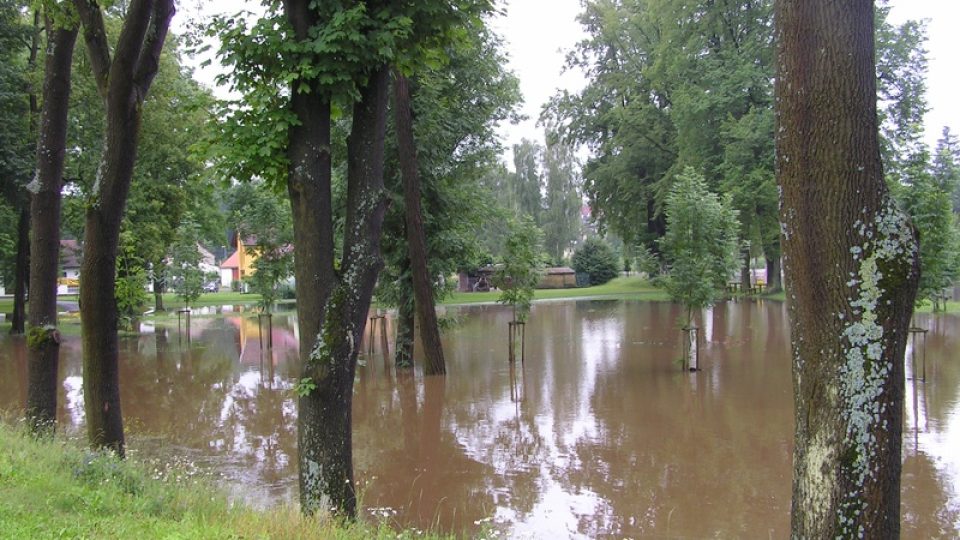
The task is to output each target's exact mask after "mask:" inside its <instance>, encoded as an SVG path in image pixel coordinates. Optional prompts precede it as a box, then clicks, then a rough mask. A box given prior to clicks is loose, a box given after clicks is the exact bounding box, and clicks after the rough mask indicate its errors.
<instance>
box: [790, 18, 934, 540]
mask: <svg viewBox="0 0 960 540" xmlns="http://www.w3.org/2000/svg"><path fill="white" fill-rule="evenodd" d="M775 10H776V13H775V22H776V25H777V35H778V40H777V57H778V67H777V82H776V113H777V129H776V133H777V137H776V147H777V162H776V165H777V179H778V182H779V184H780V187H781V190H782V205H781V214H780V215H781V221H782V229H783V247H784V261H785V276H786V286H787V290H788V296H789V298H790V299H791V300H790V302H789V312H790V322H791V336H792V337H791V340H792V349H793V380H794V408H795V419H796V427H795V430H796V431H795V447H794V478H793V506H792V530H793V536H794V537H796V538H828V537H829V538H835V537H844V538H849V537H865V538H894V537H896V536H897V535H898V534H899V531H900V521H899V516H900V443H901V429H902V421H903V419H902V411H903V378H904V374H903V354H904V350H905V346H906V339H907V329H908V326H909V322H910V317H911V314H912V310H913V301H914V297H915V295H916V292H917V282H918V279H919V274H918V270H917V269H918V263H919V260H918V253H917V251H918V247H917V242H916V238H915V234H914V231H913V228H912V226H911V225H910V223H909V221H908V220H907V218H906V217H905V216H904V214H903V213H902V212H900V211H899V210H898V208H897V206H896V204H895V202H894V201H893V200H892V197H891V195H890V193H889V191H888V189H887V187H886V184H885V182H884V177H883V169H882V165H881V162H880V147H879V143H878V135H877V131H878V129H877V108H876V104H877V94H876V85H877V82H876V81H877V79H876V74H875V59H874V45H873V44H874V24H873V20H874V19H873V3H872V2H871V1H870V0H852V1H848V2H836V1H833V0H783V1H780V2H777V3H776V6H775Z"/></svg>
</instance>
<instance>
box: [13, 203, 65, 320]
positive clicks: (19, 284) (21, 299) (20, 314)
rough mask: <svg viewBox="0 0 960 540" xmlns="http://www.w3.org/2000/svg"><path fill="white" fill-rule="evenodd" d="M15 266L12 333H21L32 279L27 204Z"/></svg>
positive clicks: (20, 224) (22, 212) (22, 211)
mask: <svg viewBox="0 0 960 540" xmlns="http://www.w3.org/2000/svg"><path fill="white" fill-rule="evenodd" d="M58 244H59V241H58ZM14 266H15V267H14V272H13V276H14V277H13V281H14V285H13V317H12V320H11V321H10V333H11V334H15V335H19V334H23V332H24V323H25V321H26V318H27V317H26V313H27V283H28V282H29V280H30V209H29V207H28V206H26V205H24V206H23V207H21V208H20V218H19V220H18V221H17V259H16V262H15V265H14Z"/></svg>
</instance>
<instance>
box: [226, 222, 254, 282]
mask: <svg viewBox="0 0 960 540" xmlns="http://www.w3.org/2000/svg"><path fill="white" fill-rule="evenodd" d="M254 245H255V244H254V239H253V238H246V239H244V238H241V237H240V235H237V250H236V251H234V252H233V254H232V255H230V256H229V257H227V258H226V260H224V261H223V263H221V264H220V275H221V284H222V285H223V286H224V287H229V286H230V285H231V283H233V282H234V281H243V280H244V279H245V278H247V277H249V276H251V275H253V273H254V269H253V263H254V262H255V261H256V260H257V254H256V252H254V251H248V250H250V248H252V247H253V246H254Z"/></svg>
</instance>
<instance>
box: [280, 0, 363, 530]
mask: <svg viewBox="0 0 960 540" xmlns="http://www.w3.org/2000/svg"><path fill="white" fill-rule="evenodd" d="M284 11H285V13H286V17H287V20H288V21H289V22H290V24H291V26H292V27H293V29H294V32H295V33H296V36H297V39H299V40H306V39H309V33H310V28H312V27H313V26H314V25H315V24H316V22H317V21H316V15H315V14H314V13H313V11H312V10H310V9H309V1H307V0H285V1H284ZM299 84H300V81H297V82H296V83H294V89H293V90H292V98H291V107H292V109H293V112H294V114H296V116H297V118H298V119H299V120H300V125H298V126H291V127H290V129H289V132H288V137H289V147H288V150H287V156H288V158H289V160H290V169H289V170H288V176H287V191H288V193H289V196H290V206H291V210H292V214H293V234H294V249H295V255H296V256H295V258H294V261H295V262H294V264H295V267H294V274H295V276H296V282H297V320H298V325H299V330H300V362H301V368H300V377H301V384H303V385H304V386H302V387H301V389H300V392H299V393H300V399H299V403H298V410H299V413H298V418H297V425H298V428H297V439H298V448H299V458H298V459H299V483H300V508H301V510H302V511H303V512H304V513H305V514H312V513H314V512H316V511H318V510H320V511H329V510H331V509H333V511H334V512H335V513H345V514H347V515H353V513H354V512H355V507H356V495H355V493H354V490H353V481H352V480H353V462H352V461H353V455H352V448H351V446H350V444H351V420H350V402H351V396H352V383H353V375H352V370H351V369H350V366H349V365H348V364H349V363H348V364H337V363H336V360H335V359H336V358H337V357H335V356H333V348H332V347H330V348H328V345H332V344H333V341H334V339H337V338H338V339H340V340H343V339H344V336H343V334H342V329H341V328H339V327H335V328H334V327H333V325H328V326H330V332H331V333H332V334H331V338H330V339H329V340H328V339H327V338H326V334H325V333H321V329H323V331H324V332H326V331H327V326H324V320H325V314H326V313H327V311H326V310H327V303H328V302H329V301H330V299H331V293H332V291H333V289H334V287H336V285H337V276H336V273H335V271H334V264H333V261H334V245H333V221H332V219H333V218H332V197H331V191H330V184H331V160H330V122H331V118H330V114H331V112H330V100H329V98H328V97H327V96H326V95H325V94H323V93H322V92H321V91H320V89H319V86H318V85H316V84H315V83H309V84H312V86H311V91H310V92H309V93H302V92H300V91H299V90H298V88H299ZM329 322H333V321H329ZM337 322H342V321H340V319H339V318H338V319H337ZM348 371H349V372H350V375H349V377H350V381H349V383H350V384H349V387H347V382H346V380H345V378H346V377H347V372H348Z"/></svg>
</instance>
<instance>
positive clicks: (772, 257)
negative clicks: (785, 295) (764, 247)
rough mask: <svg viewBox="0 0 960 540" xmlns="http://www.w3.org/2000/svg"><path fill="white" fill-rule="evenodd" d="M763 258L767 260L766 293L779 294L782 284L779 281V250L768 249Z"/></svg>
mask: <svg viewBox="0 0 960 540" xmlns="http://www.w3.org/2000/svg"><path fill="white" fill-rule="evenodd" d="M767 253H768V254H767V255H764V257H765V258H766V259H767V292H780V290H781V289H783V283H782V282H781V280H780V250H773V249H770V250H769V251H767Z"/></svg>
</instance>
